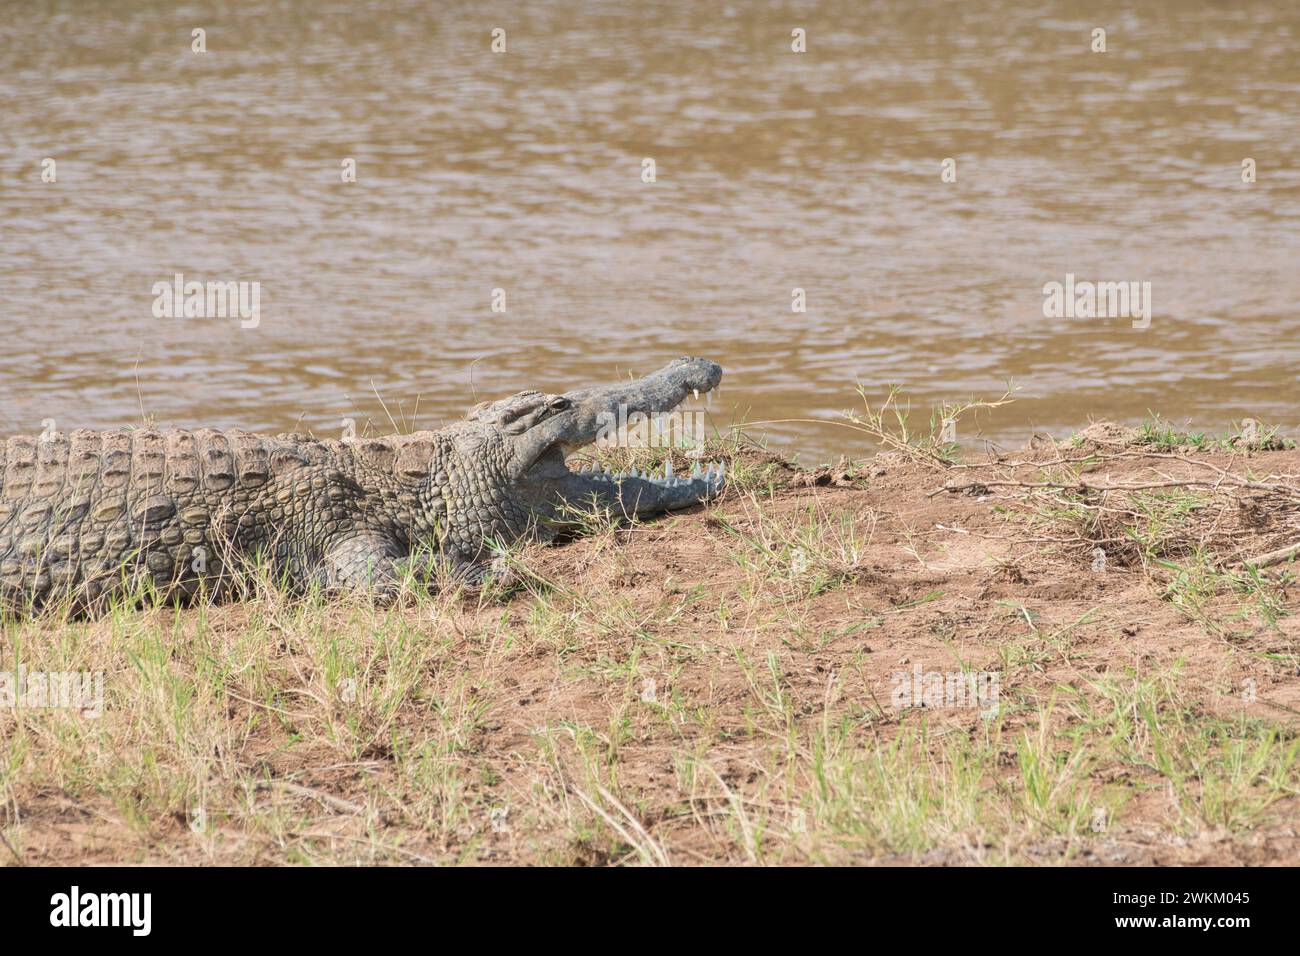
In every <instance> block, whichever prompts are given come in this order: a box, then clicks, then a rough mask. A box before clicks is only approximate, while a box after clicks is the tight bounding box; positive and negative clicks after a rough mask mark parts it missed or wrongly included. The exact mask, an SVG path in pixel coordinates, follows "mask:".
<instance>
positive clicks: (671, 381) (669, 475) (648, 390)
mask: <svg viewBox="0 0 1300 956" xmlns="http://www.w3.org/2000/svg"><path fill="white" fill-rule="evenodd" d="M721 380H722V367H721V366H719V365H718V364H717V363H716V362H711V361H709V360H708V359H701V358H680V359H676V360H675V361H673V362H670V363H669V364H668V365H666V366H664V367H663V368H662V369H660V370H659V371H657V372H654V373H652V374H650V375H647V376H646V377H644V378H640V379H633V380H629V381H626V382H619V383H617V384H614V385H605V386H596V387H593V388H585V389H578V390H576V391H572V392H567V393H565V395H564V396H562V397H563V399H564V401H565V403H566V407H565V408H564V409H563V410H562V411H560V412H559V414H558V415H556V416H555V418H554V419H553V420H552V421H548V422H545V423H543V425H542V426H541V428H539V429H538V431H541V432H545V431H546V430H547V428H548V426H549V427H550V428H552V429H554V430H553V431H552V432H550V433H549V434H548V435H547V437H548V438H549V439H550V442H549V447H548V449H547V452H546V456H545V457H546V459H547V461H548V463H549V467H545V468H544V472H545V473H548V474H547V477H549V478H550V480H551V481H558V482H559V485H560V488H559V490H560V494H561V497H563V498H564V499H566V500H568V501H575V500H587V501H590V500H591V499H593V498H595V499H597V500H598V501H601V502H604V503H607V504H612V505H616V506H617V508H619V509H621V510H623V511H624V512H627V513H632V512H636V513H650V512H653V511H670V510H673V509H675V508H685V507H689V506H690V505H693V504H698V503H699V502H700V501H703V500H706V499H709V498H712V497H716V496H717V494H718V493H719V491H720V490H721V489H722V486H723V483H724V481H725V479H726V468H725V466H724V465H723V464H722V463H721V462H716V463H708V464H706V463H703V462H697V463H695V464H694V465H693V466H692V468H691V471H690V472H689V473H683V474H677V473H675V472H674V470H673V464H672V461H671V459H670V460H668V461H666V462H665V463H664V465H663V470H662V473H659V471H658V469H656V470H655V471H654V472H651V471H650V470H648V469H647V470H646V471H641V470H640V469H639V468H633V469H632V470H630V471H621V472H612V471H610V470H608V469H607V468H605V467H603V466H600V465H596V464H588V462H587V461H586V460H585V459H581V458H577V457H574V458H573V459H572V462H571V464H570V462H569V461H566V459H568V458H570V457H571V456H576V455H577V453H578V452H580V451H581V450H582V449H585V448H587V447H588V446H590V445H592V444H604V442H603V441H601V442H598V438H600V436H602V435H604V436H608V435H609V433H610V431H611V425H616V424H617V423H626V422H627V421H628V420H629V418H630V417H632V416H639V417H641V418H642V419H643V420H646V421H649V420H653V419H654V418H656V416H664V415H669V414H673V413H675V412H676V410H677V409H678V408H679V407H680V406H682V405H683V404H684V403H685V402H686V400H687V399H688V398H691V397H694V398H695V399H697V400H698V399H699V398H700V397H701V396H704V397H705V398H706V399H707V398H708V396H709V394H710V393H712V392H714V390H715V389H717V388H718V385H719V384H720V382H721ZM615 431H616V433H617V431H618V430H617V428H615ZM620 438H621V435H620ZM613 444H614V446H615V447H627V448H637V447H642V445H643V442H641V441H635V442H628V443H626V444H625V443H624V442H623V441H622V440H615V441H614V442H613ZM647 447H653V444H651V445H647ZM561 468H562V469H563V471H561ZM538 477H542V475H541V474H539V475H538Z"/></svg>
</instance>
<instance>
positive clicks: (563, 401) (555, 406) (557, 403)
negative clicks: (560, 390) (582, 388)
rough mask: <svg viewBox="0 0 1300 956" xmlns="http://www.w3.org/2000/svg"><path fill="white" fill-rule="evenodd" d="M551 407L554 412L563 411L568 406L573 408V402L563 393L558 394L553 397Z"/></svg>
mask: <svg viewBox="0 0 1300 956" xmlns="http://www.w3.org/2000/svg"><path fill="white" fill-rule="evenodd" d="M550 407H551V411H553V412H562V411H564V410H565V409H566V408H572V407H573V402H571V401H569V400H568V399H567V398H565V397H564V396H563V395H557V396H556V397H555V398H553V399H551V403H550Z"/></svg>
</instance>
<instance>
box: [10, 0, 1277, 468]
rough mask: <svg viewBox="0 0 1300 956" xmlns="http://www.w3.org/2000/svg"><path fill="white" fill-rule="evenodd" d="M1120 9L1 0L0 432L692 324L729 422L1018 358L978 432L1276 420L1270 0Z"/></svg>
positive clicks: (587, 351)
mask: <svg viewBox="0 0 1300 956" xmlns="http://www.w3.org/2000/svg"><path fill="white" fill-rule="evenodd" d="M1131 6H1132V7H1133V8H1134V9H1133V10H1132V11H1130V12H1122V11H1121V10H1120V8H1119V7H1118V6H1116V5H1113V4H1108V5H1102V4H1098V5H1095V7H1094V6H1093V5H1090V4H1088V3H1076V2H1054V0H1019V2H1014V3H1013V2H1001V0H967V2H952V3H927V2H883V3H873V2H866V0H852V2H850V0H825V2H819V3H812V4H808V3H794V2H789V3H783V2H767V3H744V2H739V0H737V2H734V3H725V2H724V3H702V2H653V3H645V4H630V3H597V2H594V0H554V2H536V3H528V4H518V3H505V2H496V0H480V2H474V3H453V2H434V3H430V2H420V3H400V2H394V3H364V2H352V0H349V2H346V3H333V2H319V3H307V2H301V3H293V2H271V0H244V2H240V3H237V4H236V3H230V4H220V5H215V4H205V3H197V2H196V3H181V4H173V3H171V2H166V3H163V2H134V0H133V2H120V0H113V2H99V3H94V4H87V3H81V2H62V0H50V2H44V3H34V4H33V3H24V4H13V5H10V6H7V7H6V15H5V17H4V25H3V26H2V27H0V65H2V67H3V69H0V330H2V331H3V334H4V347H3V348H0V427H2V428H3V430H4V431H5V433H14V432H37V431H40V430H41V428H42V422H43V421H44V420H45V419H54V420H55V422H56V423H57V426H58V427H60V428H68V427H75V426H79V425H89V426H111V425H119V424H126V423H131V422H138V421H140V419H141V416H142V414H144V415H148V416H152V417H153V418H155V419H156V420H157V421H158V422H159V423H163V424H180V425H198V424H209V425H220V426H229V425H242V426H245V427H251V428H257V429H274V430H287V429H289V428H292V427H294V426H295V425H298V426H300V427H306V428H312V429H315V430H317V431H318V432H329V433H333V432H336V431H337V430H338V429H339V427H340V421H341V419H343V418H345V417H351V418H354V419H356V420H357V421H358V422H360V423H362V425H361V427H364V422H365V421H366V420H367V419H370V420H371V421H373V422H374V423H375V427H376V428H379V429H380V430H388V429H390V428H391V427H392V426H391V425H390V424H389V422H388V417H389V414H390V413H391V415H392V417H393V419H394V420H395V421H396V422H397V424H398V425H399V427H400V426H402V425H403V423H405V427H411V426H412V425H414V424H418V425H420V426H424V427H428V426H435V425H438V424H441V423H443V422H445V421H447V420H450V419H452V418H454V417H457V416H459V415H460V414H462V413H463V411H464V410H465V409H466V408H467V407H468V405H469V404H470V403H471V402H472V401H473V397H474V395H477V396H478V397H479V398H482V397H484V396H495V395H499V394H503V393H509V392H512V391H516V390H518V389H521V388H525V387H534V386H535V387H539V388H543V389H549V390H561V389H563V388H565V387H568V386H574V385H581V384H589V383H593V382H598V381H604V380H609V379H612V378H615V377H618V376H620V375H625V374H627V372H629V371H637V372H641V371H648V370H651V369H653V368H656V367H658V366H659V365H660V364H662V363H663V362H664V361H666V360H668V359H670V358H672V357H674V356H677V355H682V354H692V355H703V356H708V357H710V358H714V359H716V360H718V361H720V362H721V363H722V364H723V366H724V367H725V368H726V370H727V378H726V380H725V383H724V392H723V395H722V401H721V402H714V403H713V406H712V408H711V411H710V414H711V415H712V417H713V419H714V420H715V421H716V422H717V423H718V424H720V425H725V424H726V423H727V422H729V421H731V420H733V419H750V420H756V419H761V420H769V419H791V418H800V419H808V418H812V419H831V418H833V417H835V416H836V414H837V413H838V412H839V411H840V410H842V409H845V408H848V407H851V406H853V405H854V404H855V403H856V401H857V398H856V395H855V385H856V383H858V382H861V383H862V384H863V385H864V386H865V387H866V388H867V390H868V392H869V393H870V394H873V395H875V396H882V395H883V394H884V392H885V389H886V386H887V385H888V384H889V383H897V384H899V385H901V386H902V387H903V388H904V389H905V390H906V392H907V393H908V394H909V395H910V396H911V398H912V401H913V403H914V404H915V405H927V404H928V403H931V402H936V401H941V400H958V399H962V398H965V397H968V396H971V395H978V396H992V395H996V394H998V393H999V392H1000V391H1001V390H1002V383H1003V382H1004V380H1007V379H1012V380H1014V381H1015V382H1017V383H1019V384H1020V385H1021V386H1022V390H1021V392H1020V397H1019V400H1018V401H1017V402H1015V403H1014V404H1013V405H1011V406H1009V407H1007V408H1004V409H1001V410H999V411H998V412H997V413H996V414H995V415H993V416H992V417H990V418H989V419H988V420H987V421H986V422H985V428H986V431H985V434H986V436H987V437H991V438H994V439H997V440H1001V441H1007V442H1014V441H1017V440H1019V439H1022V438H1024V437H1025V436H1026V435H1027V434H1028V433H1029V431H1030V430H1043V431H1050V432H1057V433H1060V432H1066V431H1068V430H1070V429H1072V428H1075V427H1079V426H1082V425H1085V424H1086V423H1087V421H1088V419H1089V417H1110V418H1117V419H1122V420H1129V421H1132V420H1135V419H1138V418H1140V417H1141V416H1142V415H1143V414H1144V413H1146V412H1147V411H1148V410H1156V411H1160V412H1162V413H1164V414H1165V415H1167V416H1169V417H1171V418H1174V419H1176V420H1179V421H1183V420H1188V419H1190V420H1191V421H1193V422H1195V423H1197V424H1198V425H1202V426H1206V427H1213V428H1217V427H1225V426H1227V425H1228V424H1229V423H1230V422H1232V421H1233V420H1235V419H1241V418H1243V417H1247V416H1249V417H1253V418H1257V419H1263V420H1269V421H1276V422H1280V423H1282V424H1284V425H1285V426H1286V427H1287V428H1288V430H1290V431H1291V432H1292V433H1294V431H1295V428H1296V426H1297V423H1300V384H1298V383H1297V368H1298V367H1300V334H1298V332H1300V321H1298V320H1300V4H1295V3H1284V2H1281V0H1273V2H1251V0H1245V2H1233V3H1227V2H1204V3H1201V2H1193V0H1148V2H1144V3H1141V4H1132V5H1131ZM1098 28H1100V29H1102V30H1104V31H1105V34H1104V37H1099V35H1098V34H1096V33H1095V32H1094V31H1096V30H1097V29H1098ZM195 30H202V31H203V33H202V34H201V35H198V36H196V34H195V32H194V31H195ZM494 30H499V31H504V32H502V33H498V34H497V35H496V39H495V40H494V34H493V31H494ZM1099 39H1100V40H1103V41H1104V44H1105V51H1104V52H1101V51H1100V50H1098V49H1096V47H1097V46H1098V45H1099ZM494 44H495V45H496V46H497V48H498V50H500V52H498V51H497V50H494V49H493V47H494ZM195 46H201V47H203V48H204V49H205V51H206V52H196V50H195ZM502 47H504V49H501V48H502ZM794 47H803V49H804V52H796V50H795V49H794ZM47 160H53V163H48V162H47ZM646 160H652V161H653V165H651V164H649V163H647V162H646ZM1248 160H1249V161H1251V162H1247V161H1248ZM349 161H351V162H350V163H349ZM1252 170H1253V176H1252V175H1251V174H1250V171H1252ZM651 174H653V175H651ZM351 178H355V182H352V181H346V180H349V179H351ZM1252 178H1253V179H1254V181H1253V182H1248V181H1245V180H1249V179H1252ZM651 179H652V180H653V181H648V180H651ZM51 180H52V181H51ZM178 274H179V275H181V276H183V277H184V278H183V280H182V282H188V281H197V282H203V283H207V282H213V283H218V282H219V283H226V282H232V283H239V282H244V283H249V284H250V285H249V286H247V287H246V289H248V290H251V289H253V288H254V286H252V285H251V284H252V283H256V286H255V288H256V290H257V300H256V310H255V311H256V316H255V320H254V319H252V318H250V317H249V315H250V314H251V313H252V312H253V311H254V310H252V309H251V308H248V306H250V305H251V303H250V302H249V301H247V300H245V301H244V302H243V303H242V304H244V305H245V306H246V308H245V314H244V315H241V314H240V313H239V312H238V310H237V309H234V308H227V309H225V310H224V312H225V313H226V314H216V315H209V314H201V315H189V316H187V315H185V314H184V311H185V310H184V308H182V309H181V310H180V313H181V314H168V312H169V311H172V312H174V311H175V310H169V309H168V308H165V307H160V305H159V302H158V299H159V295H160V293H158V292H156V291H155V290H156V289H157V288H158V284H159V283H163V284H166V285H168V286H170V284H171V283H173V281H174V277H175V276H177V275H178ZM1067 281H1068V282H1069V283H1071V285H1072V286H1073V284H1075V283H1089V282H1118V283H1125V286H1124V291H1130V290H1131V291H1132V292H1133V293H1134V296H1135V298H1134V301H1133V302H1130V303H1129V305H1130V309H1129V311H1131V312H1133V313H1134V314H1132V315H1128V314H1122V313H1120V314H1116V312H1117V309H1116V306H1117V299H1116V297H1115V296H1111V297H1109V298H1108V296H1107V295H1106V294H1104V293H1103V295H1102V296H1100V297H1099V301H1098V302H1097V303H1096V307H1095V308H1092V309H1089V308H1087V307H1086V306H1085V307H1081V308H1080V309H1070V310H1068V313H1065V312H1061V313H1057V314H1051V313H1053V310H1052V309H1051V308H1050V304H1049V305H1048V306H1047V307H1045V303H1046V302H1047V300H1048V298H1049V296H1048V295H1046V294H1045V292H1044V288H1045V286H1049V285H1050V284H1051V283H1061V284H1062V286H1064V285H1065V284H1066V283H1067ZM1128 283H1136V285H1134V286H1129V285H1128ZM235 288H237V287H235ZM1112 291H1114V290H1112ZM1143 293H1145V295H1144V294H1143ZM167 299H168V301H170V296H167ZM1139 301H1140V305H1141V308H1140V309H1139V308H1138V305H1139ZM205 304H206V300H205ZM218 305H219V303H218ZM228 305H233V301H232V302H231V303H228ZM799 308H802V311H796V309H799ZM502 309H504V311H501V310H502ZM214 311H217V312H222V311H223V310H221V309H219V308H218V309H215V310H214ZM1144 313H1145V314H1144ZM381 398H382V401H381ZM385 409H387V411H386V410H385ZM770 432H771V435H772V437H773V439H774V440H775V442H776V443H778V444H780V445H783V446H785V447H788V448H791V449H795V450H798V451H801V452H802V453H804V455H805V456H806V457H814V458H815V457H825V456H829V455H833V454H836V453H839V452H853V451H858V450H860V448H858V447H857V446H855V445H854V442H855V441H856V439H855V437H854V436H853V435H852V434H851V433H849V432H845V431H843V430H842V429H837V428H835V427H832V426H822V425H806V424H781V425H774V426H771V427H770ZM961 437H967V438H968V437H971V436H969V435H965V436H961Z"/></svg>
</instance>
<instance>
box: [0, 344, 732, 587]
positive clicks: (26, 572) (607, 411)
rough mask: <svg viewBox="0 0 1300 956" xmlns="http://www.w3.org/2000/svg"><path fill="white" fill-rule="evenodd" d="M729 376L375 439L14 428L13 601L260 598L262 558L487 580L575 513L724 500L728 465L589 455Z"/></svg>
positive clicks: (374, 580)
mask: <svg viewBox="0 0 1300 956" xmlns="http://www.w3.org/2000/svg"><path fill="white" fill-rule="evenodd" d="M721 378H722V369H721V367H720V366H719V365H718V364H717V363H715V362H711V361H708V360H707V359H701V358H680V359H676V360H674V361H673V362H670V363H669V364H668V365H666V366H664V367H663V368H662V369H660V370H659V371H657V372H654V373H653V374H651V375H648V376H646V377H644V378H640V379H630V380H627V381H623V382H620V383H617V384H613V385H607V386H595V387H587V388H580V389H577V390H574V391H570V392H566V393H564V394H562V395H551V394H545V393H543V392H539V391H535V390H534V391H524V392H519V393H517V394H515V395H512V396H510V397H509V398H505V399H502V400H500V401H495V402H484V403H481V404H479V405H477V406H475V407H474V408H473V409H472V410H471V411H470V412H469V413H468V414H467V415H466V416H465V418H464V420H462V421H458V422H455V423H454V424H452V425H450V426H448V427H446V428H442V429H439V430H436V431H416V432H412V433H409V434H398V435H389V436H384V437H377V438H343V439H337V440H332V439H322V438H315V437H312V436H309V435H301V434H292V435H278V436H267V435H259V434H256V433H253V432H248V431H238V430H224V431H223V430H216V429H195V430H185V429H155V428H137V429H119V430H109V431H93V430H89V429H79V430H76V431H71V432H69V433H66V434H65V433H61V432H57V431H52V430H51V431H47V432H46V433H45V434H43V435H41V436H39V437H31V436H18V437H13V438H9V439H8V440H7V442H4V443H3V444H2V445H0V456H2V458H0V603H3V604H4V605H5V606H8V607H11V608H12V607H13V606H15V605H19V606H23V607H26V608H31V609H34V608H38V607H43V606H50V605H53V604H55V603H56V602H65V604H63V605H61V606H67V607H70V608H74V609H79V610H87V609H91V608H94V607H102V606H104V605H105V604H106V603H107V602H109V601H110V600H111V599H112V598H113V597H114V596H115V595H116V596H118V597H119V598H120V597H122V596H123V595H128V596H129V595H140V594H141V593H146V592H150V591H152V592H153V593H155V594H159V595H163V596H165V597H167V598H168V599H171V600H177V601H186V600H188V599H191V598H194V597H195V596H197V595H211V596H213V597H214V598H216V599H222V598H223V596H224V597H228V596H229V595H230V594H231V593H242V592H240V591H239V589H238V587H237V586H236V585H237V582H238V581H239V580H240V579H241V568H247V567H251V566H256V567H258V568H262V569H265V570H267V571H269V572H270V573H271V574H272V575H273V576H274V580H275V581H276V582H277V583H280V584H282V585H285V586H287V587H289V588H291V589H296V590H304V589H310V588H312V587H314V586H319V587H320V588H322V589H324V590H326V591H330V592H333V591H340V590H360V591H364V592H380V593H385V592H386V593H392V592H393V591H394V590H396V589H397V588H398V587H399V585H400V582H401V581H402V580H403V578H404V577H405V576H406V575H407V574H408V573H411V572H413V571H416V570H418V571H419V572H420V573H422V574H424V575H425V576H431V575H430V572H432V571H433V570H435V569H438V568H441V569H443V572H450V574H451V578H450V579H451V580H453V581H460V582H465V583H468V584H471V585H478V584H482V583H484V582H485V581H487V580H490V579H491V578H493V577H494V576H498V575H499V574H500V573H501V572H502V570H503V565H502V561H501V557H502V554H503V549H505V548H507V547H509V546H510V545H512V544H515V543H518V542H520V541H522V540H543V541H546V540H551V539H553V537H554V536H555V534H556V533H557V530H556V529H557V527H562V526H563V524H564V521H565V519H566V517H569V518H571V517H572V515H573V513H574V510H575V509H578V510H585V509H589V508H592V507H598V508H603V509H608V511H610V512H613V513H615V514H622V515H627V516H632V515H636V516H648V515H653V514H658V513H663V512H668V511H673V510H676V509H680V508H685V507H689V506H691V505H694V504H697V503H699V502H702V501H706V500H708V499H710V498H712V497H714V496H716V495H717V494H718V493H719V492H720V491H721V489H722V486H723V483H724V480H725V479H724V470H723V465H722V464H721V463H719V464H718V465H717V466H716V467H715V466H714V465H709V466H708V467H707V468H702V467H701V466H700V465H698V464H697V465H696V466H695V470H694V472H693V473H692V474H690V475H683V476H680V477H677V476H674V475H673V474H672V469H671V464H668V466H667V468H666V472H667V473H666V474H665V475H663V476H658V475H650V474H645V475H642V474H640V473H639V472H636V471H633V472H630V473H626V474H617V475H612V474H610V473H609V472H608V471H607V470H604V469H599V468H598V467H597V466H594V465H593V466H592V467H591V468H590V469H586V468H584V467H583V466H582V464H581V462H580V460H579V459H578V458H576V457H573V456H574V453H575V452H577V451H579V450H580V449H582V448H584V447H585V446H588V445H590V444H592V443H593V442H594V441H596V440H597V438H598V437H602V432H607V431H608V428H609V423H610V422H611V421H613V420H623V421H626V417H627V416H630V415H632V414H633V413H636V412H639V413H641V414H642V415H645V416H653V415H655V414H656V413H660V412H668V411H671V410H673V409H675V408H677V406H679V405H680V404H681V403H683V402H684V401H685V400H686V398H687V396H689V395H692V394H694V395H695V396H696V397H697V398H698V396H699V395H700V393H707V392H710V391H712V390H713V389H714V388H716V387H717V386H718V383H719V382H720V381H721ZM570 461H573V462H574V467H572V468H571V467H570ZM142 589H143V590H142Z"/></svg>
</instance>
